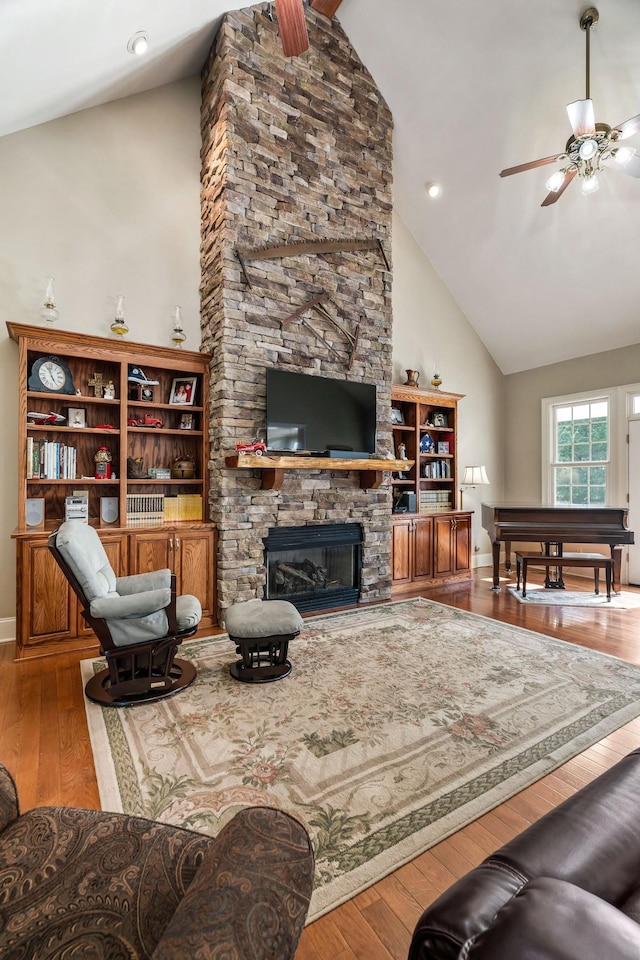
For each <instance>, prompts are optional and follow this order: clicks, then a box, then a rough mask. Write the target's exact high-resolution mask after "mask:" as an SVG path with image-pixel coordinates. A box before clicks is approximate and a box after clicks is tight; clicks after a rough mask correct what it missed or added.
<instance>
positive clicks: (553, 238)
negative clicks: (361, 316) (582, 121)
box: [0, 0, 640, 373]
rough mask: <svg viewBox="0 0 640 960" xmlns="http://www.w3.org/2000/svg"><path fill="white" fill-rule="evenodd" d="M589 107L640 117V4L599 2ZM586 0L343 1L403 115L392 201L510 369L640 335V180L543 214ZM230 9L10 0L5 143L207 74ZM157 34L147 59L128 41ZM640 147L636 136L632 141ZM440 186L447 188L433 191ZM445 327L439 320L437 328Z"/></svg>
mask: <svg viewBox="0 0 640 960" xmlns="http://www.w3.org/2000/svg"><path fill="white" fill-rule="evenodd" d="M596 2H597V6H598V9H599V12H600V22H599V24H598V26H597V27H596V28H594V30H593V31H592V34H591V97H592V99H593V101H594V104H595V112H596V120H597V121H599V122H606V123H609V124H610V125H612V126H614V125H616V124H618V123H621V122H622V121H624V120H627V119H629V118H630V117H632V116H635V115H636V114H638V113H640V3H638V0H596ZM587 5H588V4H587V3H581V2H578V0H537V3H535V4H529V3H525V2H523V0H489V2H485V3H484V4H478V3H477V0H457V2H451V0H449V2H443V0H343V3H342V6H341V7H340V9H339V11H338V18H339V20H340V22H341V24H342V26H343V27H344V29H345V31H346V33H347V34H348V36H349V37H350V39H351V42H352V43H353V46H354V47H355V49H356V51H357V52H358V54H359V55H360V57H361V59H362V60H363V62H364V63H365V65H366V66H367V67H368V68H369V70H370V71H371V73H372V74H373V76H374V78H375V80H376V82H377V84H378V86H379V87H380V89H381V91H382V93H383V94H384V96H385V97H386V99H387V102H388V104H389V106H390V108H391V110H392V112H393V116H394V120H395V181H394V192H395V204H396V208H397V210H398V212H399V214H400V216H401V217H402V219H403V220H404V221H405V223H406V224H407V225H408V227H409V228H410V230H411V231H412V233H413V235H414V236H415V238H416V240H417V241H418V243H419V244H420V246H421V248H422V249H423V251H424V253H425V255H426V256H427V257H428V259H429V260H430V261H431V263H432V264H433V266H434V268H435V269H436V270H437V272H438V273H439V275H440V276H441V278H442V280H443V281H444V283H445V284H446V286H447V287H448V289H449V290H450V292H451V294H452V295H453V297H454V298H455V300H456V301H457V303H458V304H459V306H460V308H461V309H462V310H463V311H464V313H465V315H466V316H467V318H468V319H469V321H470V323H471V324H472V325H473V327H474V328H475V329H476V331H477V332H478V335H479V336H480V338H481V339H482V340H483V342H484V343H485V345H486V346H487V349H488V350H489V351H490V353H491V354H492V355H493V357H494V358H495V360H496V362H497V364H498V365H499V367H500V368H501V370H502V371H503V372H504V373H513V372H517V371H520V370H525V369H529V368H532V367H536V366H541V365H543V364H548V363H552V362H555V361H557V360H564V359H569V358H571V357H576V356H583V355H587V354H591V353H598V352H600V351H603V350H609V349H613V348H615V347H621V346H626V345H629V344H632V343H637V342H640V324H639V323H638V301H639V299H640V297H639V296H638V294H639V291H640V284H639V277H640V264H639V263H638V260H637V259H636V258H637V257H638V240H639V238H640V180H636V179H633V178H631V177H629V176H625V175H624V174H621V173H619V172H617V171H615V170H609V171H607V172H606V173H605V174H604V175H603V176H602V177H601V178H600V181H601V186H600V190H599V191H598V193H596V194H595V195H593V196H591V197H582V196H581V194H580V189H579V185H578V184H577V183H575V182H574V183H573V184H571V186H569V188H568V189H567V191H566V193H565V194H564V195H563V196H562V197H561V199H560V200H559V201H558V203H556V204H555V205H554V206H551V207H548V208H544V209H543V208H542V207H540V203H541V202H542V200H543V199H544V197H545V195H546V192H547V191H546V190H545V187H544V183H545V180H546V179H547V177H548V175H549V173H550V172H551V170H552V169H554V168H553V167H543V168H541V169H538V170H530V171H528V172H526V173H522V174H518V175H516V176H513V177H509V178H505V179H503V180H501V179H500V178H499V176H498V173H499V171H500V170H501V169H503V168H504V167H509V166H513V165H515V164H518V163H524V162H526V161H529V160H535V159H538V158H540V157H546V156H549V155H550V154H554V153H558V152H560V151H561V150H562V149H563V148H564V144H565V142H566V140H567V138H568V136H569V134H570V127H569V121H568V118H567V115H566V110H565V107H566V104H567V103H569V102H570V101H573V100H576V99H581V98H583V97H584V96H585V35H584V33H583V32H582V31H581V30H580V27H579V19H580V14H581V13H582V12H583V10H584V9H585V8H586V6H587ZM239 6H240V4H239V3H238V2H237V0H236V2H233V0H230V2H229V0H100V2H99V3H98V2H96V0H0V36H2V38H3V56H2V58H0V90H2V91H3V96H2V98H1V99H0V135H5V134H9V133H12V132H14V131H17V130H21V129H24V128H26V127H29V126H33V125H35V124H39V123H43V122H45V121H47V120H51V119H54V118H56V117H60V116H64V115H66V114H69V113H73V112H75V111H77V110H82V109H85V108H87V107H91V106H95V105H97V104H100V103H104V102H106V101H109V100H114V99H117V98H119V97H125V96H128V95H130V94H132V93H138V92H141V91H143V90H148V89H151V88H152V87H155V86H158V85H160V84H163V83H168V82H171V81H173V80H176V79H179V78H182V77H185V76H189V75H191V74H193V73H195V72H197V71H198V70H199V68H200V66H201V64H202V62H203V60H204V57H205V55H206V53H207V51H208V49H209V47H210V45H211V42H212V40H213V37H214V35H215V32H216V30H217V27H218V22H219V18H220V16H221V15H222V13H224V11H226V10H231V9H237V8H238V7H239ZM138 30H145V31H146V32H147V33H148V35H149V42H150V50H149V53H148V54H147V56H146V57H144V58H137V57H133V56H131V55H130V54H129V53H128V52H127V50H126V43H127V40H128V38H129V37H130V36H131V35H132V34H133V33H135V32H136V31H138ZM628 143H629V145H635V146H637V147H638V150H639V152H640V134H638V135H637V136H635V137H633V138H631V139H630V140H629V141H628ZM431 180H438V181H441V182H442V184H443V187H444V192H443V196H442V197H441V199H439V200H438V201H435V202H434V201H432V200H429V199H428V198H427V197H426V194H425V190H424V184H425V182H427V181H431ZM431 319H432V318H430V320H431Z"/></svg>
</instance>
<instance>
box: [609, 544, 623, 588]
mask: <svg viewBox="0 0 640 960" xmlns="http://www.w3.org/2000/svg"><path fill="white" fill-rule="evenodd" d="M610 547H611V559H612V560H613V570H612V571H611V588H612V590H613V592H614V593H620V562H621V560H622V547H621V546H620V544H618V545H615V544H613V543H612V544H610Z"/></svg>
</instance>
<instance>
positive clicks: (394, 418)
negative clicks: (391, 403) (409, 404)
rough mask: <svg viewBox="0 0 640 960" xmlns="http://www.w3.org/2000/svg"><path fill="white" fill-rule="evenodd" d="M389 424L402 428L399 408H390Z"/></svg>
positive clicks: (402, 419)
mask: <svg viewBox="0 0 640 960" xmlns="http://www.w3.org/2000/svg"><path fill="white" fill-rule="evenodd" d="M391 423H393V424H398V425H399V426H401V427H403V426H404V413H403V412H402V410H401V409H400V407H391Z"/></svg>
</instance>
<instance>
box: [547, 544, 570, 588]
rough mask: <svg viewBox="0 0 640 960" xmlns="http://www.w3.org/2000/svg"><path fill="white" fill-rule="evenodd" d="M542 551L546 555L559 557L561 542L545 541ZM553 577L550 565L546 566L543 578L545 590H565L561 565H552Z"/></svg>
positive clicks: (560, 554)
mask: <svg viewBox="0 0 640 960" xmlns="http://www.w3.org/2000/svg"><path fill="white" fill-rule="evenodd" d="M544 552H545V555H546V556H547V557H561V556H562V544H561V543H545V545H544ZM554 572H555V577H553V578H552V577H551V567H547V572H546V574H545V578H544V586H545V590H565V589H566V587H565V583H564V580H563V578H562V567H554Z"/></svg>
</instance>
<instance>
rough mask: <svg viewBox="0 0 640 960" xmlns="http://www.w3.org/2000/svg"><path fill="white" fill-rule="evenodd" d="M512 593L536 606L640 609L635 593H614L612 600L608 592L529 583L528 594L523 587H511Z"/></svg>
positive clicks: (638, 598) (639, 596) (639, 598)
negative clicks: (525, 593)
mask: <svg viewBox="0 0 640 960" xmlns="http://www.w3.org/2000/svg"><path fill="white" fill-rule="evenodd" d="M509 593H511V594H512V596H514V597H515V598H516V600H518V601H519V602H520V603H532V604H536V606H540V605H545V606H554V607H604V608H608V609H609V610H638V609H640V595H638V594H635V593H625V591H624V590H623V591H621V592H620V593H615V594H614V593H612V594H611V600H610V601H609V600H607V594H606V592H604V591H603V592H602V593H599V594H595V593H590V592H589V591H588V590H545V589H544V587H533V588H532V587H530V586H528V585H527V595H526V597H523V596H522V589H520V590H516V588H515V587H509Z"/></svg>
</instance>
